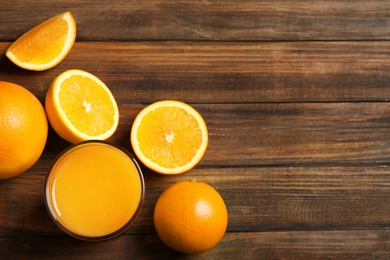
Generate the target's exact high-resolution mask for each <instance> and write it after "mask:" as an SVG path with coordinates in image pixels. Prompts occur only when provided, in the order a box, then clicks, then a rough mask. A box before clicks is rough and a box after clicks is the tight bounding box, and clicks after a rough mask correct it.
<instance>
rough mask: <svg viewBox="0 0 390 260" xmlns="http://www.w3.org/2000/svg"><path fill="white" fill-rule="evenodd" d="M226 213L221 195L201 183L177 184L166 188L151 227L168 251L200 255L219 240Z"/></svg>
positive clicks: (157, 204) (225, 220)
mask: <svg viewBox="0 0 390 260" xmlns="http://www.w3.org/2000/svg"><path fill="white" fill-rule="evenodd" d="M227 224H228V212H227V209H226V205H225V202H224V200H223V199H222V197H221V195H220V194H219V193H218V192H217V191H216V190H215V189H214V188H213V187H212V186H210V185H209V184H207V183H204V182H198V181H195V180H191V181H180V182H177V183H175V184H173V185H171V186H170V187H168V188H167V189H166V190H165V191H164V192H163V193H162V194H161V195H160V197H159V198H158V200H157V203H156V206H155V209H154V226H155V228H156V231H157V234H158V236H159V237H160V239H161V240H162V241H163V242H164V243H165V244H166V245H167V246H169V247H171V248H172V249H175V250H177V251H179V252H183V253H186V254H200V253H204V252H206V251H208V250H210V249H212V248H213V247H215V246H216V245H217V244H218V243H219V242H220V241H221V240H222V238H223V236H224V234H225V232H226V228H227Z"/></svg>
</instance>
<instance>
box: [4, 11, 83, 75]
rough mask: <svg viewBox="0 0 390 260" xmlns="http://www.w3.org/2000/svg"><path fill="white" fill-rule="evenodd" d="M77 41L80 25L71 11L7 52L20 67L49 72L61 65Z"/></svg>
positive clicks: (31, 31) (27, 35)
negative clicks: (77, 25)
mask: <svg viewBox="0 0 390 260" xmlns="http://www.w3.org/2000/svg"><path fill="white" fill-rule="evenodd" d="M75 40H76V22H75V20H74V18H73V16H72V14H71V13H70V12H69V11H68V12H65V13H62V14H59V15H57V16H54V17H53V18H51V19H49V20H47V21H45V22H43V23H41V24H39V25H37V26H36V27H34V28H33V29H31V30H30V31H28V32H26V33H25V34H23V35H22V36H21V37H20V38H18V39H17V40H16V41H15V42H14V43H13V44H12V45H11V46H10V47H9V48H8V49H7V51H6V56H7V57H8V58H9V59H10V60H11V61H12V62H13V63H14V64H16V65H17V66H19V67H21V68H23V69H28V70H37V71H41V70H47V69H50V68H53V67H54V66H56V65H58V64H59V63H60V62H61V61H62V60H63V59H64V58H65V57H66V55H67V54H68V53H69V51H70V49H71V48H72V46H73V44H74V42H75Z"/></svg>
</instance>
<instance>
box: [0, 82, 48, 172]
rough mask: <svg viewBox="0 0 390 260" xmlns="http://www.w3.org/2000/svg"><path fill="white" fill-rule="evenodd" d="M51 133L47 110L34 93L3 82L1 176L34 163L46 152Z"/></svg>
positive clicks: (0, 98)
mask: <svg viewBox="0 0 390 260" xmlns="http://www.w3.org/2000/svg"><path fill="white" fill-rule="evenodd" d="M47 133H48V123H47V119H46V115H45V110H44V109H43V106H42V104H41V103H40V102H39V100H38V99H37V98H36V97H35V96H34V94H32V93H31V92H30V91H28V90H27V89H26V88H24V87H22V86H19V85H17V84H14V83H10V82H5V81H0V136H1V139H0V179H8V178H12V177H15V176H17V175H19V174H21V173H23V172H24V171H26V170H27V169H29V168H30V167H31V166H33V165H34V164H35V163H36V161H37V160H38V159H39V157H40V156H41V154H42V152H43V149H44V147H45V144H46V140H47Z"/></svg>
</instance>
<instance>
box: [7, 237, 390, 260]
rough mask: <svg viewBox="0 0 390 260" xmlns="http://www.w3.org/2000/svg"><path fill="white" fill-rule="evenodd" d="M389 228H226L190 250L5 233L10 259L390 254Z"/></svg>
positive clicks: (122, 240) (138, 240)
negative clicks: (213, 240) (211, 243)
mask: <svg viewBox="0 0 390 260" xmlns="http://www.w3.org/2000/svg"><path fill="white" fill-rule="evenodd" d="M389 241H390V239H389V232H388V231H387V230H370V231H359V230H349V231H293V232H250V233H227V234H226V235H225V237H224V238H223V240H222V241H221V242H220V243H219V244H218V245H217V246H216V247H215V248H213V249H212V250H210V251H208V252H206V253H203V254H199V255H185V254H181V253H179V252H176V251H174V250H171V249H169V248H168V247H166V246H165V245H163V244H162V242H161V241H160V240H159V238H158V237H157V236H156V235H148V234H147V235H127V236H121V237H119V238H116V239H113V240H108V241H104V242H94V243H91V242H83V241H76V240H74V239H72V238H68V237H8V238H0V251H1V252H3V253H2V257H4V258H5V259H15V258H17V259H53V258H55V259H70V258H71V259H75V260H76V259H85V258H94V259H129V258H130V257H131V258H142V259H161V258H175V259H222V258H223V259H239V258H241V259H324V258H326V259H368V258H369V259H371V258H375V259H377V258H379V259H386V258H387V257H388V255H389V254H390V242H389Z"/></svg>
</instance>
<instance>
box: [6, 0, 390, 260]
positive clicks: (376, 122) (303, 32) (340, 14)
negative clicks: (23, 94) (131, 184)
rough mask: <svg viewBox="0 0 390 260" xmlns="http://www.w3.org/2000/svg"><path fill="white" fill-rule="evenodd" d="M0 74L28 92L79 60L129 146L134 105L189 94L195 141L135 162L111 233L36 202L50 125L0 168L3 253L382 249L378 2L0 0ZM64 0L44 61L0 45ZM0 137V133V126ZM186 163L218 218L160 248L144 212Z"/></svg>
mask: <svg viewBox="0 0 390 260" xmlns="http://www.w3.org/2000/svg"><path fill="white" fill-rule="evenodd" d="M0 8H1V11H2V12H1V15H0V53H2V54H1V55H0V80H5V81H12V82H15V83H18V84H20V85H22V86H24V87H26V88H28V89H29V90H30V91H32V92H33V93H34V94H35V95H36V96H37V97H38V98H39V99H40V100H41V101H42V102H43V101H44V96H45V94H46V91H47V89H48V87H49V85H50V83H51V82H52V81H53V79H54V78H55V77H56V76H57V75H58V74H60V73H61V72H63V71H65V70H67V69H73V68H77V69H83V70H86V71H89V72H91V73H93V74H95V75H96V76H98V77H99V78H100V79H102V80H103V81H104V82H105V83H106V84H107V85H108V86H109V88H110V89H111V90H112V92H113V94H114V96H115V97H116V99H117V101H118V104H119V110H120V115H121V117H120V124H119V127H118V130H117V132H116V133H115V134H114V136H113V137H112V138H110V141H112V142H114V143H117V144H119V145H122V146H124V147H125V148H127V149H128V150H129V151H131V145H130V140H129V135H130V128H131V125H132V122H133V120H134V118H135V116H136V115H137V114H138V112H139V111H140V110H141V109H142V108H143V107H145V106H146V105H148V104H150V103H152V102H155V101H158V100H163V99H176V100H181V101H184V102H187V103H189V104H190V105H192V106H194V107H195V108H196V109H197V110H198V111H199V112H200V113H201V114H202V115H203V117H204V118H205V121H206V123H207V125H208V128H209V146H208V150H207V152H206V154H205V156H204V158H203V159H202V161H201V162H200V163H199V164H198V165H197V166H196V167H195V168H194V169H193V170H191V171H190V172H188V173H185V174H183V175H179V176H172V177H167V176H161V175H158V174H156V173H153V172H151V171H149V170H147V169H145V168H144V167H143V170H144V174H145V181H146V201H145V204H144V207H143V209H142V211H141V213H140V215H139V217H138V218H137V220H136V222H135V223H134V225H133V226H131V227H130V228H129V229H128V230H127V231H126V232H125V234H124V235H122V236H120V237H118V238H115V239H112V240H109V241H104V242H97V243H91V242H83V241H78V240H75V239H73V238H71V237H69V236H67V235H66V234H64V233H63V232H62V231H61V230H60V229H59V228H57V227H56V225H55V224H54V223H53V221H52V220H51V219H50V217H49V215H48V213H47V211H46V209H45V206H44V203H43V183H44V179H45V175H46V172H47V170H48V168H49V166H50V164H51V163H52V162H53V159H54V158H55V157H56V156H57V155H58V154H59V153H60V152H61V151H62V150H63V149H65V148H66V147H68V146H69V143H67V142H66V141H63V140H62V139H61V138H60V137H58V136H57V135H56V134H55V133H54V132H53V131H52V130H50V132H49V139H48V142H47V145H46V148H45V150H44V153H43V154H42V156H41V158H40V160H39V161H38V162H37V163H36V164H35V165H34V166H33V167H32V168H31V169H29V170H28V171H27V172H25V173H24V174H22V175H20V176H18V177H16V178H14V179H11V180H6V181H1V182H0V254H1V256H0V257H1V258H2V257H6V258H9V259H11V258H14V259H60V258H63V259H156V258H157V259H159V258H175V259H181V258H189V259H324V258H330V259H357V258H358V259H372V258H381V259H386V258H388V257H390V169H389V165H390V106H389V100H390V2H389V1H387V0H372V1H366V0H364V1H363V0H357V1H347V0H344V1H341V0H333V1H319V0H313V1H293V0H278V1H255V0H241V1H231V0H215V1H212V0H209V1H207V0H206V1H202V0H186V1H184V0H181V1H180V0H178V1H174V0H153V1H139V0H130V1H124V0H123V1H114V0H112V1H92V0H89V1H88V0H85V1H49V0H32V1H21V0H15V1H2V0H0ZM65 10H70V11H71V12H72V14H73V15H74V17H75V19H76V22H77V26H78V34H77V41H76V44H75V46H74V47H73V49H72V50H71V52H70V54H69V55H68V56H67V58H66V59H65V60H64V61H63V62H62V63H61V64H60V65H58V66H57V67H55V68H53V69H51V70H48V71H44V72H30V71H25V70H23V69H20V68H17V67H16V66H15V65H13V64H12V63H11V62H10V61H9V60H8V59H7V58H6V57H5V55H4V53H5V50H6V49H7V48H8V46H9V45H10V44H11V43H12V42H13V41H14V40H15V39H16V38H18V37H19V36H20V35H21V34H23V33H24V32H25V31H27V30H29V29H30V28H31V27H32V26H34V25H36V24H38V23H40V22H42V21H44V20H46V19H47V18H49V17H51V16H53V15H55V14H57V13H60V12H63V11H65ZM0 142H1V137H0ZM191 178H196V179H198V180H201V181H204V182H207V183H209V184H211V185H212V186H214V187H215V188H216V189H217V190H218V191H219V192H220V193H221V195H222V197H223V198H224V199H225V202H226V205H227V208H228V212H229V225H228V230H227V233H226V235H225V237H224V238H223V240H222V241H221V243H220V244H218V246H217V247H215V248H214V249H212V250H211V251H209V252H207V253H204V254H201V255H194V256H188V255H184V254H180V253H178V252H175V251H173V250H171V249H169V248H168V247H166V246H165V245H164V244H163V243H162V242H161V241H160V240H159V238H158V236H157V235H156V232H155V229H154V227H153V209H154V205H155V203H156V200H157V198H158V196H159V195H160V194H161V192H162V191H163V190H164V189H165V188H167V187H168V186H169V185H170V184H172V183H175V182H177V181H180V180H184V179H191Z"/></svg>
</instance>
